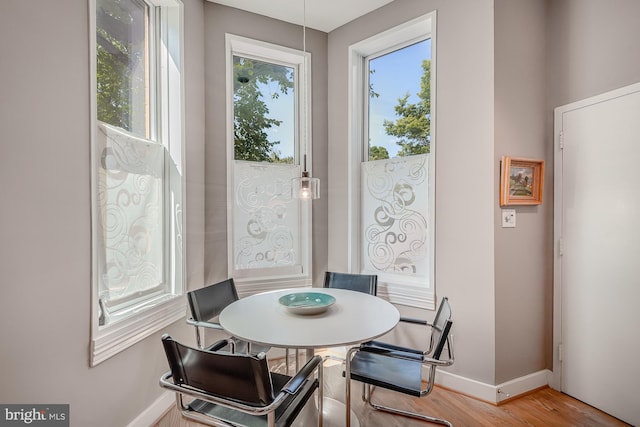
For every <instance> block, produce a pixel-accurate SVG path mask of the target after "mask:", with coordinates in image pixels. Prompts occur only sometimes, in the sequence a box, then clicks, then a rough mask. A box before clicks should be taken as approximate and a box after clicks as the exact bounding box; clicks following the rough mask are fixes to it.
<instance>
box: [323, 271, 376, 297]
mask: <svg viewBox="0 0 640 427" xmlns="http://www.w3.org/2000/svg"><path fill="white" fill-rule="evenodd" d="M324 287H325V288H338V289H349V290H352V291H358V292H364V293H365V294H371V295H376V292H377V291H378V276H377V275H375V274H373V275H370V274H352V273H335V272H332V271H327V272H325V273H324Z"/></svg>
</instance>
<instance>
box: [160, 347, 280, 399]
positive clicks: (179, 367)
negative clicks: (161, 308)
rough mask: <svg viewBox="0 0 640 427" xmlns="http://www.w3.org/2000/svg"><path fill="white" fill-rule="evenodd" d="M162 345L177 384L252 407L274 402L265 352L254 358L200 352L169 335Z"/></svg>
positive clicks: (243, 355) (232, 354) (247, 355)
mask: <svg viewBox="0 0 640 427" xmlns="http://www.w3.org/2000/svg"><path fill="white" fill-rule="evenodd" d="M162 345H163V346H164V351H165V353H166V355H167V361H168V362H169V367H170V369H171V375H172V378H173V383H174V384H176V385H188V386H191V387H195V388H197V389H200V390H202V391H205V392H207V393H209V394H212V395H215V396H218V397H221V398H228V399H232V400H234V401H239V402H241V403H245V404H248V405H252V406H266V405H269V404H270V403H271V402H273V399H274V395H273V385H272V383H271V374H270V372H269V367H268V364H267V358H266V357H265V356H264V353H262V354H261V355H259V356H255V355H250V354H240V353H228V352H222V351H220V352H213V351H207V350H200V349H197V348H193V347H188V346H186V345H183V344H180V343H179V342H177V341H174V340H173V338H171V337H170V336H169V335H166V334H165V335H164V336H163V337H162Z"/></svg>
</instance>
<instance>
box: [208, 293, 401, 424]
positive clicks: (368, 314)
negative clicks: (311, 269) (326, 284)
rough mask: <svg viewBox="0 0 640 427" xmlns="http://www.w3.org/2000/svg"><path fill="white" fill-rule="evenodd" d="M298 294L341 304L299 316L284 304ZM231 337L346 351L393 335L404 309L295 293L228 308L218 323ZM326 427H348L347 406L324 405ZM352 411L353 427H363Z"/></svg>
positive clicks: (368, 298) (343, 296)
mask: <svg viewBox="0 0 640 427" xmlns="http://www.w3.org/2000/svg"><path fill="white" fill-rule="evenodd" d="M297 292H319V293H324V294H329V295H331V296H333V297H334V298H335V303H334V304H332V305H331V306H329V307H328V308H327V310H326V311H324V312H322V313H318V314H295V313H292V312H290V311H289V310H288V309H287V308H286V307H285V306H283V305H281V304H280V303H279V302H278V300H279V299H280V297H282V296H284V295H288V294H292V293H297ZM218 320H219V322H220V325H221V326H222V327H223V328H224V329H225V330H226V331H227V332H228V333H230V334H231V335H233V336H235V337H237V338H240V339H243V340H246V341H249V342H252V343H257V344H262V345H267V346H271V347H284V348H298V349H307V350H308V351H313V349H317V348H329V347H342V346H348V345H354V344H359V343H362V342H365V341H369V340H372V339H374V338H377V337H379V336H381V335H384V334H386V333H387V332H389V331H391V330H392V329H393V328H394V327H395V326H396V324H397V323H398V321H399V320H400V312H399V311H398V309H397V308H396V307H395V306H393V304H391V303H389V302H388V301H386V300H383V299H382V298H378V297H376V296H373V295H370V294H365V293H362V292H355V291H350V290H345V289H333V288H295V289H283V290H277V291H270V292H264V293H260V294H255V295H251V296H248V297H245V298H241V299H239V300H238V301H235V302H233V303H232V304H230V305H228V306H227V307H226V308H225V309H224V310H222V313H220V316H219V318H218ZM323 402H324V403H323V419H324V423H323V425H324V426H325V427H333V426H336V427H338V426H344V425H345V424H346V423H345V415H346V414H345V406H344V404H343V403H342V402H338V401H337V400H335V399H330V398H326V397H325V398H324V399H323ZM359 424H360V423H359V422H358V418H357V417H356V416H355V414H354V413H353V411H351V427H355V426H359Z"/></svg>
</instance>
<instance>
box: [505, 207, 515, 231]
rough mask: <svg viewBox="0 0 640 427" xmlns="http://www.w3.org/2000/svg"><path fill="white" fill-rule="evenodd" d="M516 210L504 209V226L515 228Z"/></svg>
mask: <svg viewBox="0 0 640 427" xmlns="http://www.w3.org/2000/svg"><path fill="white" fill-rule="evenodd" d="M515 226H516V210H515V209H502V228H515Z"/></svg>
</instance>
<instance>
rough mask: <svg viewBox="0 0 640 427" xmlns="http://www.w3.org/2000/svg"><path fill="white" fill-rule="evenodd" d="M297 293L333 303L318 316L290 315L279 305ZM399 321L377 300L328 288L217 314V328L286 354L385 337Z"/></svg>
mask: <svg viewBox="0 0 640 427" xmlns="http://www.w3.org/2000/svg"><path fill="white" fill-rule="evenodd" d="M296 292H319V293H324V294H329V295H331V296H333V297H334V298H335V299H336V301H335V303H334V304H333V305H331V306H329V307H328V308H327V310H326V311H325V312H323V313H319V314H294V313H291V312H290V311H289V310H288V309H287V308H286V307H285V306H283V305H281V304H280V303H279V302H278V300H279V298H280V297H281V296H283V295H287V294H292V293H296ZM399 319H400V313H399V312H398V309H397V308H395V307H394V306H393V304H391V303H389V302H388V301H386V300H383V299H382V298H378V297H376V296H373V295H369V294H365V293H362V292H355V291H350V290H345V289H333V288H295V289H283V290H278V291H270V292H264V293H260V294H255V295H251V296H248V297H245V298H241V299H239V300H238V301H235V302H233V303H232V304H230V305H229V306H227V307H226V308H225V309H224V310H222V313H220V317H219V322H220V325H221V326H222V327H223V328H224V329H225V330H226V331H227V332H229V333H230V334H231V335H233V336H235V337H238V338H241V339H243V340H246V341H250V342H252V343H257V344H263V345H267V346H272V347H286V348H303V349H314V348H327V347H340V346H345V345H351V344H358V343H361V342H365V341H369V340H371V339H374V338H377V337H379V336H381V335H384V334H386V333H387V332H389V331H390V330H391V329H393V328H394V327H395V326H396V324H397V323H398V321H399Z"/></svg>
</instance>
